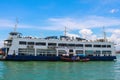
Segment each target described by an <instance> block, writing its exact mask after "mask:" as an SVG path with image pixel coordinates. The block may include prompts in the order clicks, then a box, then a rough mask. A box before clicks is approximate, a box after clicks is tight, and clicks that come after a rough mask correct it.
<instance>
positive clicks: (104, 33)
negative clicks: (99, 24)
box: [103, 27, 106, 42]
mask: <svg viewBox="0 0 120 80" xmlns="http://www.w3.org/2000/svg"><path fill="white" fill-rule="evenodd" d="M103 37H104V41H105V42H106V32H105V27H103Z"/></svg>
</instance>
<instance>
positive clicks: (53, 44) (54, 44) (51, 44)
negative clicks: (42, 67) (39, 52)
mask: <svg viewBox="0 0 120 80" xmlns="http://www.w3.org/2000/svg"><path fill="white" fill-rule="evenodd" d="M48 46H56V43H48Z"/></svg>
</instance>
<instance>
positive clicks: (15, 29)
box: [14, 18, 18, 32]
mask: <svg viewBox="0 0 120 80" xmlns="http://www.w3.org/2000/svg"><path fill="white" fill-rule="evenodd" d="M17 25H18V18H16V23H15V27H14V32H16V31H17Z"/></svg>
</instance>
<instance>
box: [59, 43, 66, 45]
mask: <svg viewBox="0 0 120 80" xmlns="http://www.w3.org/2000/svg"><path fill="white" fill-rule="evenodd" d="M58 46H67V44H64V43H60V44H58Z"/></svg>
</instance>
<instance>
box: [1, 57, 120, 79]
mask: <svg viewBox="0 0 120 80" xmlns="http://www.w3.org/2000/svg"><path fill="white" fill-rule="evenodd" d="M0 80H120V55H117V61H107V62H103V61H90V62H41V61H37V62H36V61H30V62H29V61H28V62H27V61H26V62H17V61H15V62H14V61H0Z"/></svg>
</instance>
